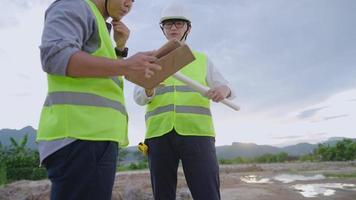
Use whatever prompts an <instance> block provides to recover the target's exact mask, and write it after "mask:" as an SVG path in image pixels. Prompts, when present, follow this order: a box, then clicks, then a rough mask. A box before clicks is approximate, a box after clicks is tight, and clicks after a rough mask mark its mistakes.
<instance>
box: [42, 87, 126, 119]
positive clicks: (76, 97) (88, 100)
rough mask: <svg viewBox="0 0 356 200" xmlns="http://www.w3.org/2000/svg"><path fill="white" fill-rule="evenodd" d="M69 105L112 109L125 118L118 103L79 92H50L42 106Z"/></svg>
mask: <svg viewBox="0 0 356 200" xmlns="http://www.w3.org/2000/svg"><path fill="white" fill-rule="evenodd" d="M58 104H71V105H83V106H98V107H108V108H113V109H115V110H117V111H119V112H121V113H122V114H123V115H126V116H127V112H126V108H125V106H124V105H122V104H121V103H120V102H117V101H113V100H111V99H107V98H105V97H101V96H98V95H95V94H88V93H81V92H51V93H49V94H48V95H47V97H46V101H45V103H44V106H52V105H58Z"/></svg>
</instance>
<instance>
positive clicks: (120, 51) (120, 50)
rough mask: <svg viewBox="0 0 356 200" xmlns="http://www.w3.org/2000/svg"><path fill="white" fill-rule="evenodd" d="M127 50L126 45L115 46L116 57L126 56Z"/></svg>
mask: <svg viewBox="0 0 356 200" xmlns="http://www.w3.org/2000/svg"><path fill="white" fill-rule="evenodd" d="M128 52H129V48H127V47H115V54H116V56H118V57H122V58H126V57H127V55H128Z"/></svg>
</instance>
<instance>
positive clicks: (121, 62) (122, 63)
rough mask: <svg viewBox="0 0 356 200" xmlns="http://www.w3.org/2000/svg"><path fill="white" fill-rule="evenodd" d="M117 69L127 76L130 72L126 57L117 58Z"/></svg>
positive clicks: (120, 73) (119, 72) (121, 74)
mask: <svg viewBox="0 0 356 200" xmlns="http://www.w3.org/2000/svg"><path fill="white" fill-rule="evenodd" d="M115 69H116V72H117V74H118V75H119V76H126V75H127V73H128V72H127V68H126V64H125V59H120V60H116V61H115Z"/></svg>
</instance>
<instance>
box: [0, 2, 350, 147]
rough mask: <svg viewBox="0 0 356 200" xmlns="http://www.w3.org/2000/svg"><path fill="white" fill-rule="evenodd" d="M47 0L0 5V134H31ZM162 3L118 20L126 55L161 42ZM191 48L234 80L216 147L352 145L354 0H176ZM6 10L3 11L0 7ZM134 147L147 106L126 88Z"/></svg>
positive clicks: (139, 6)
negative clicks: (125, 32) (124, 30)
mask: <svg viewBox="0 0 356 200" xmlns="http://www.w3.org/2000/svg"><path fill="white" fill-rule="evenodd" d="M51 2H52V1H50V0H0V5H1V7H2V8H6V9H2V11H1V12H0V41H1V45H0V69H1V75H2V76H1V79H0V91H1V104H0V113H1V114H0V129H1V128H12V129H21V128H22V127H24V126H27V125H31V126H33V127H35V128H37V125H38V120H39V115H40V111H41V107H42V105H43V102H44V99H45V96H46V90H47V83H46V74H45V73H44V72H43V71H42V70H41V65H40V58H39V49H38V46H39V45H40V38H41V32H42V28H43V19H44V11H45V9H46V8H47V7H48V5H49V4H50V3H51ZM167 2H169V1H167V0H154V1H153V0H137V1H135V3H134V7H133V9H132V11H131V13H129V15H128V16H126V17H125V19H124V20H123V21H124V22H125V23H126V24H127V26H128V27H129V28H130V29H131V36H130V39H129V41H128V44H127V46H128V47H129V49H130V54H131V55H132V54H133V53H135V52H137V51H146V50H152V49H156V48H158V47H159V46H160V45H162V44H163V43H164V42H165V38H164V37H163V35H162V33H161V30H160V29H159V26H158V21H159V16H160V12H161V9H162V8H163V7H164V6H165V5H166V4H167ZM181 2H183V3H185V4H186V6H187V7H188V9H189V11H190V13H191V19H192V26H193V29H192V32H191V34H190V35H189V36H188V41H187V43H188V44H189V45H190V47H191V48H192V49H195V50H199V51H203V52H205V53H206V54H207V55H208V56H209V57H210V59H211V60H212V61H213V63H214V64H215V66H216V67H217V68H218V69H219V70H220V71H221V73H222V74H223V75H224V76H225V77H226V78H227V79H228V80H229V81H230V83H231V86H232V87H233V88H234V90H235V91H236V94H237V98H236V99H235V100H234V101H235V102H236V103H237V104H239V105H240V106H241V109H242V110H241V111H239V112H235V111H233V110H231V109H229V108H227V107H225V106H223V105H220V104H216V103H213V104H212V110H213V115H214V121H215V128H216V131H217V138H216V144H217V145H223V144H226V145H227V144H231V143H232V142H254V143H257V144H292V143H296V142H303V141H306V142H313V143H315V142H319V141H322V140H325V139H327V138H329V137H334V136H344V137H354V138H356V125H355V122H356V20H355V19H356V12H355V10H356V1H354V0H338V1H335V0H313V1H310V0H294V1H292V0H289V1H285V0H269V1H264V0H255V1H253V0H225V1H218V0H194V1H192V0H190V1H188V0H181ZM5 5H6V6H5ZM125 89H126V91H125V94H126V102H127V109H128V111H129V116H130V122H129V124H130V126H129V138H130V141H131V142H130V145H135V144H137V143H138V142H139V141H141V140H143V138H144V132H145V126H144V108H143V107H140V106H138V105H136V104H135V103H134V102H133V98H132V93H133V85H132V84H131V83H129V82H127V84H126V88H125Z"/></svg>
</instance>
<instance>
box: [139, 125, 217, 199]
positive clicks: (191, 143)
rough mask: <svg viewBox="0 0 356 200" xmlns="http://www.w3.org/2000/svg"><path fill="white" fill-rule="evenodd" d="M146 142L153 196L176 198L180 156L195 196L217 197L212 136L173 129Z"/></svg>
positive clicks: (195, 197)
mask: <svg viewBox="0 0 356 200" xmlns="http://www.w3.org/2000/svg"><path fill="white" fill-rule="evenodd" d="M145 143H146V144H147V145H148V151H149V153H148V161H149V167H150V172H151V183H152V190H153V195H154V198H155V200H175V199H176V187H177V170H178V164H179V160H181V161H182V166H183V171H184V175H185V178H186V181H187V185H188V187H189V190H190V192H191V194H192V197H193V199H194V200H219V199H220V179H219V165H218V161H217V158H216V151H215V138H213V137H205V136H181V135H178V134H177V133H176V131H175V130H174V129H173V130H172V131H171V132H169V133H168V134H165V135H163V136H161V137H157V138H151V139H146V141H145Z"/></svg>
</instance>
